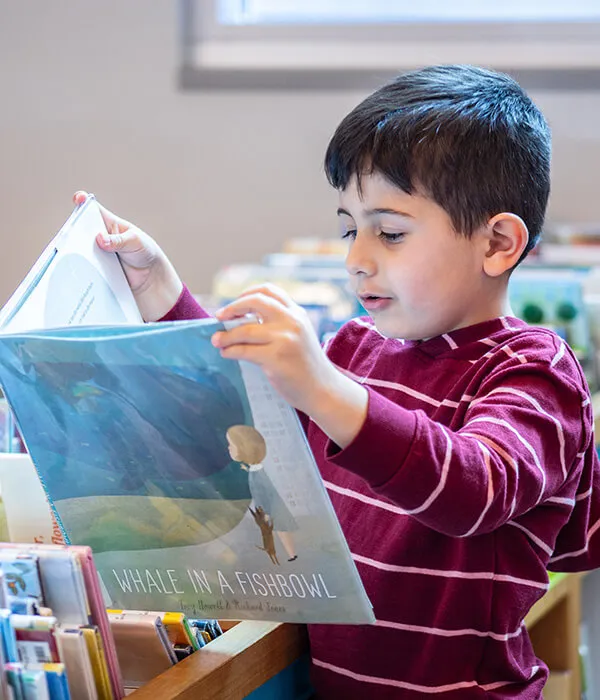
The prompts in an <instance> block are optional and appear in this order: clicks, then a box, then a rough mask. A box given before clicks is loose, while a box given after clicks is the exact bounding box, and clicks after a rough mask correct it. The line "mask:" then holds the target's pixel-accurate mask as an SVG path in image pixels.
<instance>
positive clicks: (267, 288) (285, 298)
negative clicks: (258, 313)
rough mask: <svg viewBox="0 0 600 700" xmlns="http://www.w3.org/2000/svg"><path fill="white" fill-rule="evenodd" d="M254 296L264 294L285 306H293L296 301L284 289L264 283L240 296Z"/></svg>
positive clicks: (255, 285) (248, 289)
mask: <svg viewBox="0 0 600 700" xmlns="http://www.w3.org/2000/svg"><path fill="white" fill-rule="evenodd" d="M252 294H264V295H265V296H268V297H271V298H273V299H276V300H277V301H279V302H280V303H281V304H283V305H284V306H291V305H292V304H294V300H293V299H292V297H291V296H290V295H289V294H288V293H287V292H286V291H285V290H284V289H282V288H281V287H278V286H277V285H275V284H271V283H269V282H264V283H262V284H253V285H252V286H250V287H247V288H246V289H244V291H243V292H242V293H241V294H240V297H244V296H249V295H252Z"/></svg>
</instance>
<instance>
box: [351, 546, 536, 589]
mask: <svg viewBox="0 0 600 700" xmlns="http://www.w3.org/2000/svg"><path fill="white" fill-rule="evenodd" d="M352 559H354V561H355V562H356V563H357V564H363V565H364V566H372V567H373V568H375V569H379V570H380V571H387V572H388V573H391V574H414V575H417V576H433V577H439V578H456V579H466V580H468V581H470V580H481V581H491V582H493V583H510V584H515V585H517V586H528V587H530V588H538V589H540V590H542V591H546V590H548V582H547V581H531V580H529V579H525V578H519V577H517V576H509V575H508V574H497V573H494V572H493V571H457V570H455V569H447V570H446V569H430V568H425V567H420V566H400V565H399V564H388V563H387V562H382V561H377V560H375V559H371V558H369V557H363V556H362V555H361V554H354V553H352Z"/></svg>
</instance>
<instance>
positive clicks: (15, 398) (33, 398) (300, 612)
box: [0, 319, 374, 623]
mask: <svg viewBox="0 0 600 700" xmlns="http://www.w3.org/2000/svg"><path fill="white" fill-rule="evenodd" d="M220 327H222V326H221V324H219V322H217V321H215V320H212V319H204V320H199V321H186V322H175V323H159V324H146V325H144V326H114V327H109V326H104V327H103V326H97V327H72V328H66V329H59V330H46V331H35V332H29V333H18V334H5V335H1V336H0V382H1V383H2V385H3V387H4V390H5V393H6V395H7V397H8V400H9V402H10V404H11V406H12V409H13V410H14V412H15V415H16V418H17V421H18V424H19V427H20V429H21V432H22V434H23V436H24V439H25V442H26V444H27V448H28V451H29V453H30V454H31V457H32V459H33V462H34V464H35V466H36V468H37V470H38V473H39V475H40V478H41V481H42V484H43V485H44V488H45V490H46V493H47V495H48V498H49V501H50V502H51V503H52V505H53V507H54V508H55V510H56V514H57V517H58V520H59V523H60V525H61V527H62V529H63V530H64V534H65V536H66V538H67V541H69V542H71V543H74V544H85V545H89V546H91V548H92V549H93V552H94V558H95V561H96V564H97V567H98V570H99V572H100V574H101V576H102V580H103V582H104V584H105V586H106V588H107V590H108V593H109V596H110V599H111V604H112V607H115V608H122V609H130V610H131V609H138V610H181V611H183V612H185V613H186V614H187V615H188V616H190V617H209V618H215V617H218V618H221V619H264V620H279V621H289V622H337V623H368V622H372V621H373V620H374V618H373V613H372V610H371V606H370V603H369V601H368V599H367V597H366V594H365V592H364V589H363V587H362V583H361V581H360V578H359V576H358V573H357V571H356V568H355V566H354V563H353V561H352V558H351V555H350V552H349V550H348V547H347V544H346V542H345V539H344V537H343V534H342V532H341V529H340V527H339V523H338V521H337V518H336V517H335V514H334V511H333V508H332V506H331V503H330V501H329V498H328V496H327V493H326V491H325V487H324V485H323V482H322V480H321V477H320V475H319V473H318V470H317V467H316V464H315V462H314V458H313V456H312V454H311V452H310V449H309V447H308V444H307V442H306V438H305V435H304V432H303V430H302V428H301V426H300V423H299V420H298V417H297V415H296V413H295V411H294V410H293V409H292V408H290V407H289V406H288V405H287V404H286V403H285V402H284V401H283V400H282V399H281V398H280V397H279V396H278V395H277V394H276V393H275V392H274V390H273V389H272V387H271V386H270V384H269V383H268V381H267V379H266V377H265V376H264V374H263V372H262V371H261V370H260V368H258V367H256V366H254V365H251V364H247V363H238V362H235V361H232V360H226V359H223V358H222V357H221V356H220V353H219V351H218V350H217V349H216V348H214V347H213V346H212V345H211V343H210V337H211V336H212V334H213V333H214V332H215V331H216V330H217V329H218V328H220Z"/></svg>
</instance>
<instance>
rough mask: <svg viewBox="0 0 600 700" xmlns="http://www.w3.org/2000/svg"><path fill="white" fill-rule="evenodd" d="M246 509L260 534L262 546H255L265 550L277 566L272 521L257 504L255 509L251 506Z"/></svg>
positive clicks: (277, 560)
mask: <svg viewBox="0 0 600 700" xmlns="http://www.w3.org/2000/svg"><path fill="white" fill-rule="evenodd" d="M248 510H249V511H250V512H251V513H252V517H253V518H254V522H255V523H256V524H257V525H258V527H259V528H260V534H261V535H262V541H263V546H262V547H259V546H258V545H256V546H257V547H258V549H262V550H263V552H266V553H267V554H268V555H269V557H270V559H271V561H272V562H273V564H277V566H279V559H277V550H276V549H275V538H274V537H273V521H272V520H271V519H270V518H269V516H268V515H267V514H266V513H265V511H264V510H263V509H262V508H261V507H260V506H257V508H256V510H252V508H250V507H248Z"/></svg>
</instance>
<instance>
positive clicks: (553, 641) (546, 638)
mask: <svg viewBox="0 0 600 700" xmlns="http://www.w3.org/2000/svg"><path fill="white" fill-rule="evenodd" d="M581 579H582V575H581V574H568V575H566V576H565V577H564V578H562V579H560V580H559V581H557V582H556V584H555V585H554V586H552V588H551V589H550V590H549V591H548V592H547V593H546V595H545V596H544V597H543V598H541V599H540V600H538V602H537V603H536V604H535V605H534V606H533V608H531V610H530V612H529V614H528V615H527V617H526V618H525V624H526V625H527V628H528V630H529V636H530V637H531V642H532V644H533V648H534V649H535V652H536V654H537V655H538V657H539V658H540V659H542V660H543V661H544V663H546V665H547V666H548V668H549V669H550V671H551V672H559V673H565V672H567V673H568V674H569V678H568V686H569V690H568V695H566V696H564V700H580V698H581V673H580V666H579V623H580V621H581ZM561 700H563V698H561Z"/></svg>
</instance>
